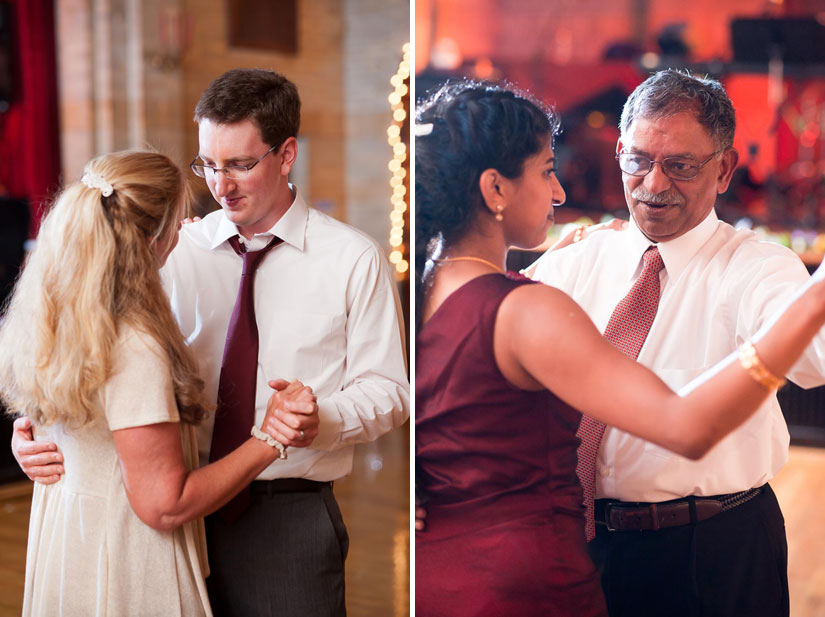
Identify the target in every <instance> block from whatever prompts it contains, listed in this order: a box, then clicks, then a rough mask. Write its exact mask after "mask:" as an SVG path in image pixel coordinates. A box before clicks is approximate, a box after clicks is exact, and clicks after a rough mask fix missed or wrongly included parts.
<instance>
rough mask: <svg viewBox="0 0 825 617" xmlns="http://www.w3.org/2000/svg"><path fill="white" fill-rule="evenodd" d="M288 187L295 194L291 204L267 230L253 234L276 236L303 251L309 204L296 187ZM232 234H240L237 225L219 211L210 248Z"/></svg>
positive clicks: (218, 244) (213, 247)
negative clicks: (219, 214) (218, 218)
mask: <svg viewBox="0 0 825 617" xmlns="http://www.w3.org/2000/svg"><path fill="white" fill-rule="evenodd" d="M289 188H290V189H291V190H292V192H293V194H294V195H295V197H294V199H293V200H292V204H291V205H290V206H289V208H288V209H287V211H286V212H284V215H283V216H282V217H281V218H280V219H278V221H277V222H276V223H275V224H274V225H273V226H272V227H271V228H270V229H269V230H267V231H265V232H262V233H259V234H255V236H278V237H279V238H280V239H281V240H283V241H284V242H285V243H286V244H291V245H292V246H294V247H295V248H297V249H298V250H299V251H303V250H304V238H305V236H306V226H307V217H308V216H309V206H307V204H306V202H305V201H304V198H303V197H302V196H301V193H300V191H299V190H298V187H296V186H295V185H294V184H290V185H289ZM232 236H240V233H239V232H238V227H237V226H236V225H235V223H233V222H232V221H230V220H229V219H228V218H227V217H226V216H225V215H224V214H223V213H221V217H220V221H219V222H218V227H217V229H216V230H215V235H214V236H213V237H212V246H211V247H210V248H212V249H215V248H217V247H218V246H220V245H221V244H223V243H224V242H226V241H227V240H229V238H231V237H232Z"/></svg>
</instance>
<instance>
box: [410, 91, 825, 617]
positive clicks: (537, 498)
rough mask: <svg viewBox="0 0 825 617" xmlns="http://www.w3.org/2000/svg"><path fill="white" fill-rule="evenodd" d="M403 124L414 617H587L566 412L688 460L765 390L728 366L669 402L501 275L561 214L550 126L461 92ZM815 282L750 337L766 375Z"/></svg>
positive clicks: (572, 310) (791, 343)
mask: <svg viewBox="0 0 825 617" xmlns="http://www.w3.org/2000/svg"><path fill="white" fill-rule="evenodd" d="M416 115H417V119H416V131H415V132H416V176H415V200H416V201H415V203H416V234H417V238H416V244H417V246H416V268H417V271H416V275H417V285H418V287H417V296H416V298H417V304H418V305H417V307H416V308H417V311H416V319H417V333H416V339H417V340H416V344H417V347H416V350H417V355H416V468H417V488H418V489H420V490H421V491H422V493H423V494H424V495H426V497H427V499H428V501H427V529H426V531H423V532H417V533H416V560H415V562H416V579H415V580H416V599H415V602H416V614H417V615H419V616H420V617H437V616H445V617H447V616H456V617H458V616H461V617H468V616H472V615H479V616H481V615H483V616H485V617H488V616H510V615H518V616H519V617H529V616H536V617H539V616H541V617H546V616H554V615H557V616H569V617H588V616H597V615H605V614H606V611H605V606H604V600H603V599H602V595H601V589H600V586H599V582H598V579H597V575H596V572H595V569H594V567H593V565H592V563H591V561H590V559H589V557H588V555H587V552H586V548H585V536H584V526H583V520H584V519H583V508H582V505H581V504H582V494H581V488H580V486H579V483H578V480H577V478H576V474H575V467H576V448H577V446H578V441H579V440H578V438H577V437H576V435H575V433H576V429H577V427H578V424H579V420H580V415H579V413H578V412H577V411H575V409H579V410H581V411H582V412H583V413H586V414H587V415H589V416H591V417H593V418H595V419H597V420H601V421H603V422H605V423H607V424H610V425H612V426H615V427H618V428H620V429H622V430H625V431H628V432H632V433H634V434H636V435H638V436H640V437H642V438H644V439H646V440H649V441H652V442H654V443H657V444H659V445H662V446H664V447H667V448H669V449H671V450H674V451H676V452H678V453H680V454H683V455H685V456H688V457H691V458H698V457H700V456H701V455H702V454H703V453H704V452H706V451H707V450H708V449H710V447H711V446H712V445H713V444H715V443H716V442H718V441H719V440H720V439H721V438H722V437H724V436H725V435H726V434H727V433H729V432H730V431H731V430H733V429H734V428H735V427H737V426H738V425H740V424H741V423H742V422H744V420H745V419H747V417H748V416H749V415H750V413H752V412H753V411H755V410H756V409H757V407H758V406H759V404H760V403H761V402H762V401H763V400H764V399H765V398H766V397H767V396H768V394H769V393H770V390H769V389H768V388H767V387H766V386H765V383H766V382H768V381H769V380H766V379H764V378H759V377H752V375H753V374H754V373H753V372H749V371H748V370H746V368H745V367H744V366H743V363H740V362H739V361H737V358H736V357H732V358H729V359H728V360H726V361H725V362H723V363H721V364H720V365H719V366H717V367H715V368H714V369H713V373H714V376H713V377H712V378H709V379H707V380H705V381H704V383H702V384H701V385H699V386H697V387H696V388H695V389H694V390H693V391H692V392H690V393H689V394H687V395H685V396H683V397H680V396H678V395H676V394H674V393H673V392H672V391H671V390H670V389H669V388H668V387H667V386H666V385H665V384H664V383H663V382H662V381H661V380H660V379H659V378H658V377H656V376H655V375H654V374H653V373H651V372H650V371H649V370H647V369H646V368H644V367H642V366H641V365H639V364H637V363H636V362H634V361H633V360H632V359H630V358H628V357H627V356H626V355H624V354H623V353H621V352H620V351H618V350H617V349H616V348H615V347H613V346H612V345H611V344H610V343H608V342H607V341H606V340H605V339H604V338H603V337H602V336H601V334H600V333H599V332H598V331H597V330H596V328H595V327H594V326H593V324H592V322H591V321H590V319H589V318H588V317H587V316H586V315H585V314H584V312H583V311H582V310H581V309H580V308H579V307H578V306H577V305H576V304H575V303H574V302H573V301H572V300H571V299H570V298H569V297H567V296H566V295H565V294H563V293H562V292H560V291H559V290H556V289H553V288H550V287H547V286H544V285H540V284H535V283H532V282H530V281H528V280H527V279H524V278H522V277H520V276H518V275H511V274H505V269H504V264H505V258H506V254H507V250H508V249H509V248H510V247H512V246H519V247H524V248H529V247H534V246H537V245H538V244H540V243H541V242H542V241H543V240H544V238H545V237H546V234H547V230H548V228H549V227H550V225H552V223H553V206H554V204H561V203H562V202H563V201H564V190H563V189H562V187H561V185H560V184H559V181H558V180H557V178H556V176H555V173H554V154H553V148H552V145H553V144H552V137H553V134H554V133H555V130H556V127H557V123H556V120H555V118H554V117H553V115H552V113H549V112H548V111H547V110H545V109H544V108H542V107H541V106H540V105H539V104H537V103H535V102H533V101H531V100H529V99H528V98H527V97H525V96H524V95H521V94H518V93H515V92H513V91H511V90H508V89H505V88H502V87H498V86H494V85H489V84H473V83H462V84H454V85H452V86H447V87H445V88H442V89H441V90H440V91H439V92H438V93H436V94H435V95H434V96H433V97H431V98H430V99H429V100H428V101H427V102H425V103H423V104H422V105H421V106H420V107H419V108H418V110H417V114H416ZM823 278H825V273H823V268H820V270H819V272H818V273H817V275H815V276H814V277H813V278H812V279H811V282H810V283H809V284H808V285H807V286H806V287H805V288H804V289H803V290H801V291H800V293H799V296H798V298H797V299H796V301H795V302H794V303H793V304H792V305H790V307H789V309H788V310H787V311H786V312H785V313H784V314H783V316H781V317H780V318H779V319H778V320H777V322H776V324H775V326H774V327H773V328H772V329H771V330H770V331H768V332H767V333H766V334H765V335H764V336H762V337H761V338H759V340H758V341H756V340H754V341H753V342H754V343H755V347H756V351H757V357H758V358H759V359H760V360H758V362H759V364H760V365H761V366H762V368H765V369H766V370H769V371H770V373H773V374H774V375H783V374H784V373H785V372H786V371H787V370H788V369H789V368H790V367H791V365H792V364H793V362H794V360H795V359H796V357H797V356H798V355H799V354H800V353H801V351H802V350H803V349H804V347H805V345H806V344H807V343H808V341H809V340H810V339H811V337H812V336H813V335H814V334H815V333H816V332H817V330H818V329H819V328H820V327H821V326H822V324H823V323H825V283H823V282H822V279H823ZM759 379H761V381H760V380H759ZM571 406H572V407H571ZM574 408H575V409H574Z"/></svg>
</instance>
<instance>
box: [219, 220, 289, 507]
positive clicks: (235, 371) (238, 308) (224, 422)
mask: <svg viewBox="0 0 825 617" xmlns="http://www.w3.org/2000/svg"><path fill="white" fill-rule="evenodd" d="M280 242H281V239H280V238H274V239H273V240H272V241H271V242H270V243H269V244H267V245H266V246H265V247H264V248H262V249H261V250H260V251H252V252H249V253H247V252H246V248H245V247H243V246H241V244H240V242H238V237H237V236H233V237H231V238H230V239H229V244H231V245H232V248H233V249H235V252H236V253H237V254H238V255H240V256H241V258H242V259H243V270H242V271H241V284H240V287H239V288H238V296H237V298H236V299H235V308H234V309H232V317H231V318H230V320H229V330H228V331H227V333H226V344H225V345H224V348H223V361H222V362H221V376H220V379H219V381H218V408H217V410H216V411H215V427H214V428H213V429H212V447H211V449H210V451H209V461H210V462H211V461H216V460H218V459H219V458H222V457H224V456H226V455H227V454H229V453H230V452H232V450H234V449H235V448H237V447H238V446H239V445H241V444H242V443H243V442H244V441H246V439H247V438H248V437H249V431H250V429H251V428H252V425H253V424H254V422H255V390H256V388H257V381H258V324H257V322H256V321H255V301H254V294H253V284H254V282H255V270H256V269H257V268H258V264H260V263H261V260H262V259H263V257H264V255H265V254H266V253H267V252H268V251H269V250H270V249H272V248H273V247H275V246H276V245H278V244H280ZM248 505H249V487H245V488H244V489H243V490H242V491H241V492H240V493H238V494H237V495H236V496H235V497H234V498H233V499H232V500H231V501H229V502H228V503H227V504H225V505H224V506H223V507H222V508H221V509H220V513H221V516H223V518H224V519H225V520H226V521H227V522H232V521H233V520H235V519H236V518H237V517H238V516H239V515H240V514H241V513H242V512H243V511H244V510H246V508H247V506H248Z"/></svg>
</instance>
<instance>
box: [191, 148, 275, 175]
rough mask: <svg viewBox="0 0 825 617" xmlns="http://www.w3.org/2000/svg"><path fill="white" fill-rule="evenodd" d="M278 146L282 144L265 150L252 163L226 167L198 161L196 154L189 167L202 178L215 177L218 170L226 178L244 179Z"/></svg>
mask: <svg viewBox="0 0 825 617" xmlns="http://www.w3.org/2000/svg"><path fill="white" fill-rule="evenodd" d="M278 148H280V145H278V146H272V147H271V148H270V149H269V150H267V151H266V152H264V153H263V154H262V155H261V156H260V157H259V158H258V160H257V161H255V162H254V163H252V164H250V165H227V166H226V167H223V168H221V169H218V168H217V167H210V166H209V165H204V164H203V163H198V162H197V160H198V157H197V156H196V157H195V159H194V160H193V161H192V162H191V163H189V167H190V169H191V170H192V171H194V172H195V175H197V176H200V177H201V178H206V179H207V180H211V179H212V178H213V177H215V176H217V174H218V172H220V173H222V174H223V175H224V177H225V178H228V179H230V180H243V179H244V178H246V176H247V175H248V174H249V172H250V171H251V170H252V168H253V167H255V165H257V164H258V163H260V162H261V161H262V160H263V159H264V157H265V156H266V155H267V154H269V153H270V152H274V151H275V150H277V149H278Z"/></svg>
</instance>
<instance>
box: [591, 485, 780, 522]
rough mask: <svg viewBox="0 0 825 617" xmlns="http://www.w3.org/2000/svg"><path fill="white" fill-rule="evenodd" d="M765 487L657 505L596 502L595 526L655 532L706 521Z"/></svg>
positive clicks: (608, 500) (748, 498)
mask: <svg viewBox="0 0 825 617" xmlns="http://www.w3.org/2000/svg"><path fill="white" fill-rule="evenodd" d="M764 489H765V487H764V486H760V487H759V488H753V489H750V490H748V491H742V492H741V493H730V494H728V495H714V496H710V497H695V496H689V497H683V498H681V499H674V500H672V501H663V502H660V503H641V502H628V501H614V500H611V499H597V500H596V503H595V516H596V524H597V525H602V526H605V527H607V530H608V531H656V530H658V529H665V528H667V527H679V526H681V525H690V524H691V523H698V522H700V521H706V520H707V519H709V518H712V517H714V516H716V515H717V514H719V513H720V512H726V511H727V510H731V509H733V508H735V507H736V506H739V505H741V504H743V503H745V502H748V501H750V500H751V499H753V498H754V497H756V496H758V495H761V494H762V491H763V490H764Z"/></svg>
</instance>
